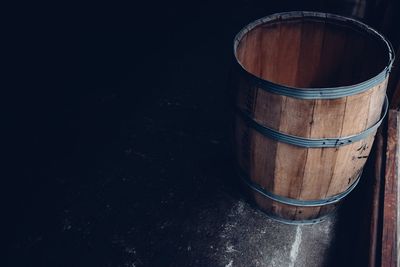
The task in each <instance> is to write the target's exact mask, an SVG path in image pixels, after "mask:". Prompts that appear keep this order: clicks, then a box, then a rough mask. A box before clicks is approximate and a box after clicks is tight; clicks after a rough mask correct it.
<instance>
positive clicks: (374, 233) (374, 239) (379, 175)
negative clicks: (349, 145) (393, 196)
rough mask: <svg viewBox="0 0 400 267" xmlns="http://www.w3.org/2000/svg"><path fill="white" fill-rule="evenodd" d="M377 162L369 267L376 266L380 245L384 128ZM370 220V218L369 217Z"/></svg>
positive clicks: (373, 188) (375, 165)
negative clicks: (379, 226) (379, 228)
mask: <svg viewBox="0 0 400 267" xmlns="http://www.w3.org/2000/svg"><path fill="white" fill-rule="evenodd" d="M375 140H376V141H375V144H376V145H375V150H374V152H375V162H374V179H373V183H372V195H371V198H372V199H371V217H370V225H369V242H370V243H369V247H368V267H375V266H376V259H377V257H376V254H377V243H378V223H379V207H380V205H381V201H380V198H381V197H380V193H381V181H382V176H383V175H382V171H383V151H384V147H383V136H382V127H380V128H379V130H378V133H377V136H376V139H375ZM367 218H368V217H367Z"/></svg>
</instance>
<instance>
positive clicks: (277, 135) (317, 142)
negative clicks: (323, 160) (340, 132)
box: [237, 96, 389, 148]
mask: <svg viewBox="0 0 400 267" xmlns="http://www.w3.org/2000/svg"><path fill="white" fill-rule="evenodd" d="M388 106H389V101H388V98H387V96H385V101H384V106H383V112H382V115H381V118H380V119H379V121H378V122H377V123H375V124H374V125H373V126H371V127H370V128H368V129H366V130H364V131H363V132H361V133H359V134H355V135H350V136H345V137H338V138H320V139H316V138H305V137H299V136H294V135H290V134H285V133H282V132H279V131H277V130H274V129H272V128H269V127H266V126H264V125H261V124H259V123H258V122H256V121H255V120H254V119H253V118H252V117H250V116H249V115H248V114H246V113H244V112H243V111H241V110H238V111H237V112H238V113H239V114H240V115H241V117H242V118H243V119H244V121H245V122H246V124H247V125H248V126H249V127H251V128H253V129H254V130H256V131H257V132H259V133H261V134H263V135H264V136H266V137H268V138H271V139H274V140H276V141H279V142H284V143H287V144H291V145H295V146H300V147H308V148H317V147H339V146H344V145H349V144H351V143H354V142H357V141H360V140H362V139H365V138H366V137H368V136H369V135H370V134H372V133H374V132H375V131H376V130H377V129H378V127H379V126H380V125H381V124H382V121H383V119H384V118H385V116H386V113H387V110H388Z"/></svg>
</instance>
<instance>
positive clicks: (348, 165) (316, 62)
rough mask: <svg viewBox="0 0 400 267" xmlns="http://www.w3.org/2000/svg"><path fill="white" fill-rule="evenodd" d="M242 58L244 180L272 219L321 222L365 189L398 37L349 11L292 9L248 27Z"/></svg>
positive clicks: (238, 126) (238, 54)
mask: <svg viewBox="0 0 400 267" xmlns="http://www.w3.org/2000/svg"><path fill="white" fill-rule="evenodd" d="M234 55H235V65H236V68H235V70H236V71H235V75H233V76H234V85H235V89H236V98H235V99H236V100H235V101H236V102H235V107H236V112H235V154H236V159H237V165H238V170H239V174H240V177H241V178H242V179H243V181H244V182H245V185H246V186H247V188H248V189H249V190H250V192H251V195H252V197H253V198H254V200H255V202H256V204H257V205H258V206H259V207H260V208H261V209H262V210H264V211H265V212H266V213H267V214H269V215H270V216H272V217H274V218H278V219H280V220H283V221H285V222H295V223H310V222H311V223H312V222H317V221H320V220H321V219H322V218H323V217H324V216H325V215H327V214H328V213H330V212H331V211H333V210H334V209H335V206H336V205H337V204H338V203H339V202H340V200H342V199H343V198H344V197H345V196H346V195H347V194H348V193H349V192H350V191H351V190H352V189H353V188H354V187H355V186H356V184H357V182H358V180H359V178H360V176H361V173H362V169H363V167H364V164H365V162H366V160H367V157H368V155H369V153H370V150H371V146H372V144H373V140H374V136H375V133H376V130H377V128H378V126H379V125H380V123H381V122H382V119H383V117H384V116H385V113H386V112H385V110H386V108H387V99H386V97H385V92H386V85H387V81H388V76H389V71H390V68H391V65H392V62H393V58H394V55H393V50H392V48H391V46H390V44H389V43H388V41H386V39H385V38H384V37H383V36H382V35H380V34H379V33H378V32H376V31H375V30H373V29H371V28H370V27H368V26H367V25H365V24H363V23H361V22H358V21H356V20H353V19H350V18H345V17H341V16H337V15H332V14H325V13H316V12H287V13H280V14H274V15H270V16H267V17H264V18H262V19H259V20H257V21H255V22H253V23H251V24H249V25H247V26H246V27H245V28H243V29H242V30H241V31H240V32H239V33H238V34H237V36H236V37H235V40H234Z"/></svg>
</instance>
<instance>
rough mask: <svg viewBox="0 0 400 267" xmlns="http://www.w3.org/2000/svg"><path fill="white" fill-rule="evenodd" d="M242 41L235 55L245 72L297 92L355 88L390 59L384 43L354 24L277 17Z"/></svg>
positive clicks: (254, 28) (245, 33) (248, 32)
mask: <svg viewBox="0 0 400 267" xmlns="http://www.w3.org/2000/svg"><path fill="white" fill-rule="evenodd" d="M240 36H241V37H240V38H239V39H238V40H237V44H236V51H235V55H236V58H237V60H238V61H239V63H240V64H241V65H242V67H243V68H244V69H245V70H246V71H248V72H250V73H251V74H253V75H255V76H257V77H259V78H262V79H264V80H268V81H270V82H273V83H276V84H281V85H285V86H289V87H295V88H328V87H341V86H351V85H355V84H358V83H361V82H363V81H366V80H370V79H372V78H374V77H375V76H377V75H379V74H380V73H381V72H382V71H384V70H385V68H386V67H387V66H388V64H389V63H388V62H389V61H390V60H391V58H390V55H389V54H390V51H389V48H388V45H387V43H386V42H385V41H384V40H383V38H381V36H380V35H379V34H377V33H376V32H374V31H372V30H370V29H369V28H367V27H366V26H365V25H363V24H361V23H356V22H355V21H353V20H351V21H346V20H339V19H335V18H330V17H322V16H318V17H312V16H308V17H307V16H300V17H292V18H291V17H286V18H284V19H283V18H277V19H276V20H272V21H267V22H262V21H259V22H258V24H257V25H255V26H254V25H253V26H252V27H247V29H245V30H243V31H242V34H241V35H240Z"/></svg>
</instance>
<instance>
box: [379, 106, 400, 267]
mask: <svg viewBox="0 0 400 267" xmlns="http://www.w3.org/2000/svg"><path fill="white" fill-rule="evenodd" d="M399 119H400V113H399V112H398V111H396V110H390V111H389V122H388V137H387V149H386V168H385V184H384V192H385V194H384V199H383V203H384V205H383V229H382V256H381V266H382V267H395V266H398V264H399V261H398V249H399V247H398V243H397V242H398V229H397V227H398V222H397V221H398V219H399V218H398V208H399V203H398V190H399V179H398V177H399V168H398V164H399Z"/></svg>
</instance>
